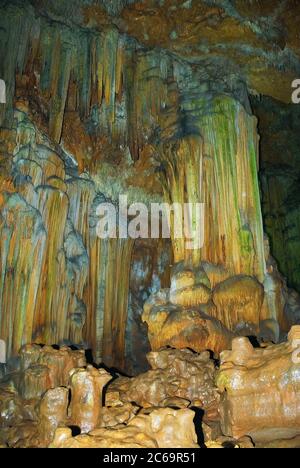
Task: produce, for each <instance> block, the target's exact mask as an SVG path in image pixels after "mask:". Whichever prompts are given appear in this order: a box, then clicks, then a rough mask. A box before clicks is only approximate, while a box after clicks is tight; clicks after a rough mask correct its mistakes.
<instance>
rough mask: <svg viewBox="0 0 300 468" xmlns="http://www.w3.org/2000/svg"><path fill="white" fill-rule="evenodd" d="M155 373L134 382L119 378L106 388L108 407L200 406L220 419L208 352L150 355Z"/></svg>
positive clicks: (170, 350)
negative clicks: (123, 404) (118, 405)
mask: <svg viewBox="0 0 300 468" xmlns="http://www.w3.org/2000/svg"><path fill="white" fill-rule="evenodd" d="M147 359H148V361H149V364H150V365H151V368H152V370H150V371H148V372H146V373H144V374H141V375H139V376H137V377H135V378H133V379H128V378H125V377H120V378H118V379H116V380H115V381H114V382H112V384H110V385H109V386H108V388H107V392H106V404H107V405H114V404H115V403H114V402H115V401H119V402H123V403H135V404H137V405H138V406H141V407H142V408H151V407H167V406H179V407H183V408H184V407H187V406H191V407H194V406H195V407H199V408H202V409H203V410H205V412H206V417H207V418H211V419H214V418H217V419H218V405H219V394H218V392H217V389H216V387H215V383H214V378H215V365H214V362H213V361H212V360H211V359H210V356H209V353H206V352H204V353H201V354H196V353H193V352H192V351H189V350H182V351H181V350H175V349H164V350H161V351H159V352H151V353H149V354H148V355H147Z"/></svg>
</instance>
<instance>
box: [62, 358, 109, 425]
mask: <svg viewBox="0 0 300 468" xmlns="http://www.w3.org/2000/svg"><path fill="white" fill-rule="evenodd" d="M110 380H111V375H110V374H109V373H108V372H106V371H105V370H104V369H100V370H97V369H95V368H94V367H92V366H88V367H87V368H86V369H83V368H81V369H74V370H73V371H71V375H70V387H71V405H70V414H71V420H72V424H73V425H74V426H78V427H80V429H81V432H83V433H85V432H90V431H92V430H93V429H95V428H96V427H97V424H98V421H99V417H100V412H101V407H102V399H103V388H104V387H105V385H106V384H107V383H108V382H109V381H110Z"/></svg>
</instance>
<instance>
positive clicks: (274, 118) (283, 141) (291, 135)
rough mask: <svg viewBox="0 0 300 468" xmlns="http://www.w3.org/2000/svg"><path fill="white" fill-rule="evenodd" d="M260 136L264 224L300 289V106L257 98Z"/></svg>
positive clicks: (276, 254) (283, 266) (286, 273)
mask: <svg viewBox="0 0 300 468" xmlns="http://www.w3.org/2000/svg"><path fill="white" fill-rule="evenodd" d="M252 106H253V112H254V113H255V114H256V115H257V117H258V122H259V125H258V129H259V133H260V135H261V139H260V155H261V156H260V158H261V166H260V174H259V175H260V186H261V198H262V212H263V219H264V228H265V231H266V233H267V235H268V237H269V239H270V247H271V252H272V255H273V256H274V258H275V259H276V261H277V263H278V267H279V270H280V271H281V273H282V274H283V275H284V276H285V277H286V279H287V282H288V285H289V287H291V288H295V289H296V290H297V291H300V270H299V262H298V259H299V255H300V250H299V249H300V224H299V223H300V197H299V181H300V171H299V160H300V154H299V147H300V133H299V125H300V107H299V106H298V105H295V104H283V103H280V102H279V101H276V100H274V99H271V98H266V97H265V98H261V99H253V101H252Z"/></svg>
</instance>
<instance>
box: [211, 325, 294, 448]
mask: <svg viewBox="0 0 300 468" xmlns="http://www.w3.org/2000/svg"><path fill="white" fill-rule="evenodd" d="M299 343H300V327H299V326H296V327H293V328H292V329H291V331H290V333H289V335H288V341H287V342H286V343H283V344H280V345H275V346H267V347H266V348H263V349H254V348H253V346H252V345H251V343H250V342H249V340H248V339H247V338H236V339H235V340H233V342H232V351H224V353H222V354H221V368H220V372H219V375H218V377H217V385H218V388H219V390H220V391H221V392H222V393H223V396H222V401H221V406H220V414H221V425H222V430H223V433H224V434H226V435H229V436H232V437H235V438H240V437H242V436H245V435H248V436H251V437H252V438H253V439H254V440H255V441H270V440H280V439H292V438H293V437H295V436H297V435H299V434H300V414H299V397H300V392H299V379H300V359H299Z"/></svg>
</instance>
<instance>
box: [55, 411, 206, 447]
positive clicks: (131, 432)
mask: <svg viewBox="0 0 300 468" xmlns="http://www.w3.org/2000/svg"><path fill="white" fill-rule="evenodd" d="M193 418H194V413H193V411H191V410H188V409H182V410H178V411H176V410H172V409H169V408H165V409H159V410H154V411H152V412H151V413H150V414H148V415H140V416H136V417H135V418H134V419H133V420H132V421H130V422H129V423H128V424H127V426H124V427H121V428H118V429H97V430H95V431H92V432H91V433H90V434H88V435H80V436H77V437H72V434H71V431H70V429H58V430H57V432H56V435H55V439H54V442H53V444H51V447H54V448H116V447H117V448H169V447H173V448H197V447H198V445H197V437H196V433H195V430H194V427H193Z"/></svg>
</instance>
